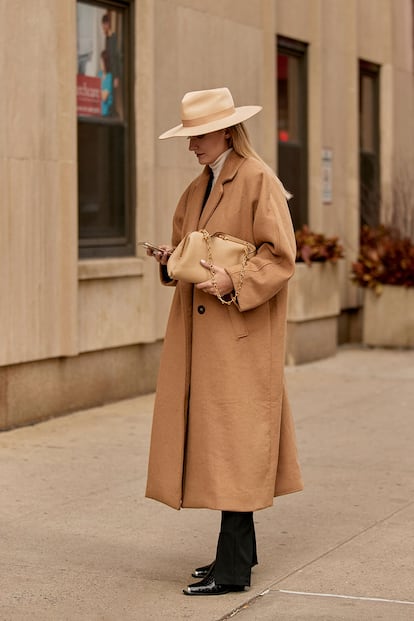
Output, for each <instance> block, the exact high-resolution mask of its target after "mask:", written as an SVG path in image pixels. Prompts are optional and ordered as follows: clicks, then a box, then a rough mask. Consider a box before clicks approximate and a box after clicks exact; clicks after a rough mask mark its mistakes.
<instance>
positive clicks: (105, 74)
mask: <svg viewBox="0 0 414 621" xmlns="http://www.w3.org/2000/svg"><path fill="white" fill-rule="evenodd" d="M98 77H99V78H101V114H102V116H111V114H112V104H113V100H114V94H113V80H112V73H111V72H110V67H109V55H108V52H107V51H106V50H103V51H102V52H101V69H100V71H98Z"/></svg>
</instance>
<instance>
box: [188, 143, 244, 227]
mask: <svg viewBox="0 0 414 621" xmlns="http://www.w3.org/2000/svg"><path fill="white" fill-rule="evenodd" d="M243 161H244V158H243V157H241V156H240V155H237V153H235V152H234V151H232V152H231V153H230V154H229V156H228V157H227V158H226V161H225V162H224V164H223V168H222V169H221V172H220V175H219V176H218V179H217V180H216V182H215V184H214V186H213V189H212V190H211V194H210V196H209V197H208V200H207V202H206V204H205V205H204V209H202V205H203V199H204V196H205V192H206V189H207V183H208V180H209V177H210V167H209V166H206V167H205V169H204V170H203V172H202V174H201V175H200V177H199V184H198V187H197V188H196V197H195V198H196V202H197V205H198V217H199V222H198V228H199V229H201V228H205V227H206V226H207V223H208V221H209V220H210V218H211V216H212V215H213V213H214V211H215V210H216V208H217V206H218V204H219V203H220V200H221V197H222V196H223V192H224V189H223V186H224V184H225V183H228V182H229V181H232V180H233V179H234V177H235V176H236V174H237V171H238V169H239V168H240V166H241V164H242V163H243Z"/></svg>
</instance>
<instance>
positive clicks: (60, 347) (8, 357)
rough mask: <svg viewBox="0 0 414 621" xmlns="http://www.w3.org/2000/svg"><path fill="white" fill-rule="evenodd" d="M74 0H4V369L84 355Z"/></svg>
mask: <svg viewBox="0 0 414 621" xmlns="http://www.w3.org/2000/svg"><path fill="white" fill-rule="evenodd" d="M74 11H75V6H74V3H72V2H54V1H53V0H34V1H33V2H31V3H27V2H25V0H17V1H16V2H2V3H1V13H0V41H1V46H2V53H1V55H0V58H1V60H0V62H1V75H2V84H3V96H2V97H1V98H0V99H1V104H0V106H1V108H0V187H1V197H0V203H1V206H0V253H1V255H0V256H1V259H0V283H1V295H0V319H1V320H0V343H1V347H0V365H5V364H11V363H20V362H23V361H28V360H37V359H42V358H48V357H52V356H62V355H72V354H74V353H76V351H77V332H76V323H77V229H76V226H77V225H76V221H77V220H76V211H75V210H74V209H73V205H74V204H76V153H75V144H76V143H75V141H74V140H72V139H70V136H71V135H73V130H72V123H73V118H74V114H75V100H74V98H73V97H72V96H71V94H72V86H71V81H70V80H68V75H73V74H74V72H75V57H74V54H73V53H72V49H73V48H72V38H73V29H74V23H75V21H74V16H75V13H74Z"/></svg>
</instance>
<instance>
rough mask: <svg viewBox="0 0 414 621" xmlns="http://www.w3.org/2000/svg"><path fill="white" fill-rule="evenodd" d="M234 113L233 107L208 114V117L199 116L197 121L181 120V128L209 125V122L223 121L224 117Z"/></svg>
mask: <svg viewBox="0 0 414 621" xmlns="http://www.w3.org/2000/svg"><path fill="white" fill-rule="evenodd" d="M235 112H236V110H235V108H234V107H231V108H226V109H225V110H221V111H220V112H215V113H214V114H209V115H208V116H199V117H198V118H197V119H185V120H184V119H183V121H182V123H183V127H196V126H197V125H205V124H206V123H211V121H218V120H219V119H224V118H225V117H226V116H231V115H232V114H234V113H235Z"/></svg>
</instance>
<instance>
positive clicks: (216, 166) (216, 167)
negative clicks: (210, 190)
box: [209, 148, 233, 187]
mask: <svg viewBox="0 0 414 621" xmlns="http://www.w3.org/2000/svg"><path fill="white" fill-rule="evenodd" d="M232 151H233V149H232V148H230V149H227V151H224V152H223V153H222V154H221V155H219V156H218V158H217V159H216V161H215V162H213V163H212V164H209V166H210V168H211V170H212V172H213V183H212V186H211V187H213V186H214V184H215V183H216V181H217V179H218V176H219V174H220V173H221V169H222V168H223V165H224V162H225V161H226V159H227V157H228V156H229V155H230V153H231V152H232Z"/></svg>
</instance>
